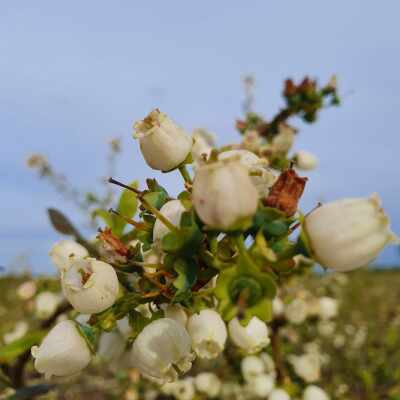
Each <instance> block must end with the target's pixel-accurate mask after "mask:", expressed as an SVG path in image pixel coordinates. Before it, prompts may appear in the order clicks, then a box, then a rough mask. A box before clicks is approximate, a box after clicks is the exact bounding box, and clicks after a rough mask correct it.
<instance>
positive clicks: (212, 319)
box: [187, 309, 228, 359]
mask: <svg viewBox="0 0 400 400" xmlns="http://www.w3.org/2000/svg"><path fill="white" fill-rule="evenodd" d="M187 329H188V332H189V335H190V337H191V338H192V346H193V349H194V351H195V352H196V354H197V355H198V356H199V357H200V358H207V359H212V358H216V357H218V356H219V355H220V354H221V353H222V351H223V350H224V347H225V342H226V338H227V336H228V334H227V330H226V326H225V322H224V321H223V320H222V318H221V316H220V315H219V314H218V313H217V312H216V311H214V310H211V309H205V310H202V311H200V312H199V313H198V314H193V315H192V316H191V317H190V318H189V321H188V323H187Z"/></svg>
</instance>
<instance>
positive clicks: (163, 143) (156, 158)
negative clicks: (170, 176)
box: [134, 110, 192, 171]
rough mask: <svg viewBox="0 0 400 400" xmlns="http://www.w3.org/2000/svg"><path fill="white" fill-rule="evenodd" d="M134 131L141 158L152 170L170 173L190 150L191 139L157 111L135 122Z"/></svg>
mask: <svg viewBox="0 0 400 400" xmlns="http://www.w3.org/2000/svg"><path fill="white" fill-rule="evenodd" d="M134 130H135V134H134V137H136V138H137V139H139V144H140V150H141V151H142V154H143V157H144V159H145V160H146V162H147V164H148V165H149V166H150V167H151V168H153V169H157V170H160V171H170V170H172V169H174V168H176V167H178V166H179V165H180V164H182V163H183V161H185V159H186V157H187V156H188V154H189V153H190V150H191V148H192V138H191V137H189V136H188V135H187V134H186V133H185V131H184V130H183V129H182V128H180V127H179V126H178V125H176V124H175V123H174V122H173V121H172V120H171V119H170V118H169V117H168V116H167V115H166V114H164V113H162V112H160V111H159V110H154V111H152V112H151V113H150V114H149V115H148V116H147V117H146V118H145V119H144V120H143V121H138V122H136V123H135V124H134Z"/></svg>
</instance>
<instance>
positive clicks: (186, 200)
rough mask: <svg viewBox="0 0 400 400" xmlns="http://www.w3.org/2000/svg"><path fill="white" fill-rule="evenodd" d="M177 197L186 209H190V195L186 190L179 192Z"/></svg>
mask: <svg viewBox="0 0 400 400" xmlns="http://www.w3.org/2000/svg"><path fill="white" fill-rule="evenodd" d="M178 199H179V200H180V201H181V203H182V204H183V206H184V207H185V208H186V210H190V209H191V208H192V199H191V195H190V193H189V192H187V191H186V190H185V191H183V192H181V193H179V195H178Z"/></svg>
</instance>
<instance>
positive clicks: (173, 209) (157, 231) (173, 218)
mask: <svg viewBox="0 0 400 400" xmlns="http://www.w3.org/2000/svg"><path fill="white" fill-rule="evenodd" d="M185 211H186V210H185V207H183V204H182V203H181V201H180V200H170V201H167V202H166V203H165V204H164V205H163V206H162V207H161V209H160V213H161V214H162V215H163V216H164V217H165V218H167V220H168V221H170V222H171V223H172V224H173V225H174V226H176V227H179V224H180V222H181V217H182V214H183V213H184V212H185ZM169 232H171V231H170V230H169V228H168V227H166V226H165V225H164V224H163V223H162V221H161V220H159V219H158V218H157V219H156V222H155V224H154V228H153V241H154V242H156V241H159V240H161V239H162V238H163V237H164V236H165V235H166V234H167V233H169Z"/></svg>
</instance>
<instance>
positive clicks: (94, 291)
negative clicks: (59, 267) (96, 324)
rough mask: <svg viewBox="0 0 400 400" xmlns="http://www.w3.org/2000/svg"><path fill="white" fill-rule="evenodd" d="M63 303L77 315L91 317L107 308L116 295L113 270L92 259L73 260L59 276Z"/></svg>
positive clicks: (108, 265)
mask: <svg viewBox="0 0 400 400" xmlns="http://www.w3.org/2000/svg"><path fill="white" fill-rule="evenodd" d="M61 284H62V288H63V292H64V295H65V297H66V298H67V300H68V301H69V302H70V303H71V304H72V306H73V307H74V308H75V310H77V311H78V312H80V313H83V314H94V313H99V312H101V311H104V310H105V309H107V308H108V307H111V306H112V305H113V304H114V303H115V301H116V299H117V296H118V290H119V282H118V277H117V274H116V272H115V270H114V268H113V267H112V266H111V265H110V264H107V263H105V262H103V261H99V260H96V259H94V258H85V259H80V260H76V261H75V262H74V263H73V264H72V265H71V267H70V268H69V269H68V270H67V271H65V272H64V273H63V274H62V276H61Z"/></svg>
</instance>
